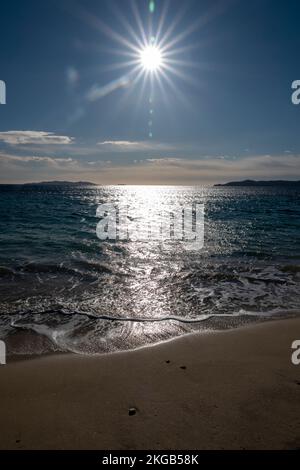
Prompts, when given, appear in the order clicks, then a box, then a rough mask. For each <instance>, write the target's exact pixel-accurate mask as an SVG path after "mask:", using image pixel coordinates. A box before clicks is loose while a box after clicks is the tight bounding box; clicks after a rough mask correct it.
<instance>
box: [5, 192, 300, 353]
mask: <svg viewBox="0 0 300 470" xmlns="http://www.w3.org/2000/svg"><path fill="white" fill-rule="evenodd" d="M299 193H300V191H299V189H295V188H288V187H287V188H284V187H282V188H278V187H266V188H264V187H256V188H247V187H240V188H237V187H235V188H234V187H232V188H230V187H215V188H204V187H203V188H202V187H182V186H180V187H179V186H178V187H162V186H160V187H154V186H153V187H151V186H150V187H149V186H110V187H100V186H68V185H65V186H55V185H54V186H18V185H11V186H3V185H2V186H0V241H1V244H0V338H1V339H5V341H7V344H8V346H9V351H8V352H9V353H11V354H35V353H36V354H41V353H46V352H50V351H72V352H75V353H84V354H98V353H103V352H112V351H121V350H127V349H133V348H137V347H141V346H144V345H148V344H153V343H156V342H159V341H164V340H167V339H171V338H173V337H176V336H179V335H183V334H187V333H191V332H194V331H200V330H201V331H203V332H207V331H211V330H214V329H227V328H234V327H238V326H240V325H242V324H245V323H249V322H253V321H266V320H268V319H270V318H273V317H276V318H277V317H278V318H279V317H285V316H291V315H296V314H297V312H298V311H300V194H299ZM124 202H125V203H127V204H129V205H130V206H131V207H136V208H137V211H140V212H141V211H142V212H143V214H144V216H145V217H152V215H151V214H152V213H151V210H150V209H151V208H153V207H156V208H157V207H158V208H159V207H160V206H163V207H164V208H166V207H168V206H170V207H171V206H174V205H177V206H178V205H179V206H180V205H184V206H187V205H190V204H192V203H195V202H197V203H199V204H204V207H205V242H204V247H203V248H202V249H199V250H194V251H193V250H192V251H191V250H186V249H185V247H184V246H183V243H182V242H180V241H178V242H176V241H174V242H173V243H170V244H167V245H166V244H162V243H159V242H157V241H151V240H150V241H142V242H141V241H138V240H136V241H130V240H129V241H117V240H106V241H101V240H99V239H98V238H97V236H96V225H97V223H98V221H99V220H98V218H97V217H96V210H97V206H98V205H99V204H103V203H113V204H119V203H124Z"/></svg>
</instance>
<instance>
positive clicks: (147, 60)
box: [140, 46, 163, 72]
mask: <svg viewBox="0 0 300 470" xmlns="http://www.w3.org/2000/svg"><path fill="white" fill-rule="evenodd" d="M140 59H141V64H142V66H143V68H144V69H145V70H147V71H149V72H154V71H155V70H158V69H159V68H160V67H161V65H162V62H163V61H162V54H161V51H160V49H159V48H158V47H156V46H147V47H145V49H143V50H142V51H141V53H140Z"/></svg>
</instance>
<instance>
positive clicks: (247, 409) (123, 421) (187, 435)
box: [0, 318, 300, 449]
mask: <svg viewBox="0 0 300 470" xmlns="http://www.w3.org/2000/svg"><path fill="white" fill-rule="evenodd" d="M295 339H300V318H295V319H289V320H281V321H274V322H266V323H263V324H259V325H253V326H247V327H244V328H241V329H238V330H230V331H224V332H213V333H205V334H193V335H188V336H185V337H182V338H179V339H176V340H173V341H170V342H167V343H163V344H159V345H156V346H153V347H148V348H143V349H140V350H136V351H131V352H124V353H115V354H110V355H103V356H98V357H86V356H75V355H71V354H70V355H69V354H67V355H66V354H64V355H52V356H44V357H41V358H36V359H31V360H22V361H21V360H19V361H15V360H14V361H9V360H8V363H7V365H6V366H1V367H0V422H1V431H0V448H1V449H223V448H224V449H297V448H300V366H294V365H293V364H292V363H291V353H292V350H291V344H292V342H293V341H294V340H295Z"/></svg>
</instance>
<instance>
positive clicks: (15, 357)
mask: <svg viewBox="0 0 300 470" xmlns="http://www.w3.org/2000/svg"><path fill="white" fill-rule="evenodd" d="M229 318H230V319H231V317H229ZM258 318H259V317H258ZM297 318H299V320H300V311H298V310H289V311H287V312H286V313H285V315H284V316H283V311H282V312H280V314H277V316H276V317H275V316H265V317H262V318H259V319H257V320H251V321H248V322H243V323H240V324H237V325H231V326H230V327H229V328H209V327H208V328H206V329H203V330H195V331H190V332H187V333H183V334H181V335H178V336H173V337H170V338H167V339H162V340H160V341H157V342H152V343H147V344H144V345H141V346H137V347H135V348H132V349H130V348H129V349H123V350H115V351H108V352H99V353H92V354H85V353H77V352H73V351H68V350H55V349H54V347H55V345H54V344H52V343H51V340H50V339H49V338H48V337H46V336H44V335H43V334H38V333H33V332H27V331H26V332H25V335H29V336H30V335H32V334H34V335H35V336H36V337H37V338H39V339H41V340H42V341H46V342H48V343H49V345H50V347H51V348H53V349H52V350H49V351H45V352H41V353H29V354H26V353H24V354H23V353H20V354H18V353H17V354H15V353H12V354H8V355H7V357H8V360H9V361H11V362H21V361H25V360H26V361H27V360H35V359H42V358H44V357H49V356H50V357H53V356H60V355H62V356H66V355H71V356H72V355H74V356H75V357H76V356H79V357H85V358H89V357H90V358H99V357H102V356H104V357H106V356H110V355H116V354H127V353H131V352H135V351H140V350H143V349H148V348H149V349H151V348H156V347H159V346H162V345H164V344H168V343H172V342H173V341H175V342H176V341H179V340H181V339H184V338H186V337H189V336H202V335H210V334H219V333H221V334H222V333H226V332H231V331H240V330H245V329H247V328H252V327H256V326H259V325H263V324H265V323H274V322H275V323H277V322H282V321H289V320H292V319H297ZM23 334H24V332H23V333H21V335H20V336H21V337H22V335H23ZM13 337H14V335H12V336H11V337H10V336H8V337H7V339H6V340H5V341H6V342H7V343H8V344H9V342H10V340H11V338H13Z"/></svg>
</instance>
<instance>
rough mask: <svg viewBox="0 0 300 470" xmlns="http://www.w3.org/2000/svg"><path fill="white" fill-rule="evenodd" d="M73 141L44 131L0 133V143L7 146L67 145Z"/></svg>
mask: <svg viewBox="0 0 300 470" xmlns="http://www.w3.org/2000/svg"><path fill="white" fill-rule="evenodd" d="M73 140H74V139H73V137H68V136H66V135H57V134H54V132H45V131H6V132H0V141H2V142H4V143H6V144H9V145H27V144H31V145H32V144H34V145H68V144H71V143H73Z"/></svg>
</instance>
